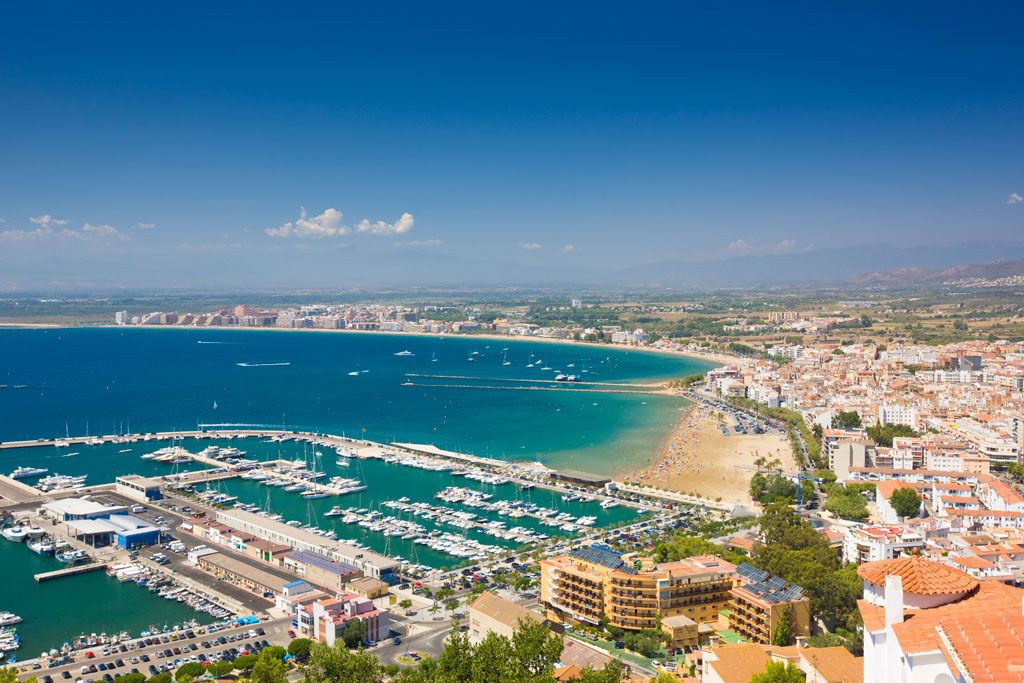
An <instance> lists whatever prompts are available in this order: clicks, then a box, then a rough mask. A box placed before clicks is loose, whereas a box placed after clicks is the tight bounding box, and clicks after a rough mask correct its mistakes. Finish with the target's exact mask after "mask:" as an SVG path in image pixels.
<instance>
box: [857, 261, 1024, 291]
mask: <svg viewBox="0 0 1024 683" xmlns="http://www.w3.org/2000/svg"><path fill="white" fill-rule="evenodd" d="M1020 277H1024V259H1021V260H1016V261H1007V260H1005V259H1003V260H998V261H991V262H989V263H979V264H973V265H963V264H961V265H956V266H951V267H949V268H939V269H935V270H929V269H927V268H919V267H911V268H897V269H895V270H889V271H884V272H875V273H866V274H864V275H857V276H855V277H852V278H850V280H849V282H850V284H853V285H888V286H893V285H898V286H906V285H918V284H922V285H923V284H967V285H974V286H984V285H998V284H1005V283H1008V282H1009V281H1011V280H1013V279H1014V278H1020Z"/></svg>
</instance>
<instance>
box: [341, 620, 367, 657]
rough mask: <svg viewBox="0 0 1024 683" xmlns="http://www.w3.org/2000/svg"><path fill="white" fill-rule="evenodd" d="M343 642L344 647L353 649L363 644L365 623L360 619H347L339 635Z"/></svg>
mask: <svg viewBox="0 0 1024 683" xmlns="http://www.w3.org/2000/svg"><path fill="white" fill-rule="evenodd" d="M339 635H340V636H341V639H342V640H343V641H344V642H345V647H347V648H349V649H350V650H351V649H355V648H357V647H359V646H360V645H362V644H363V641H364V640H365V639H366V622H364V621H363V620H362V619H349V620H348V621H347V622H345V625H344V626H343V627H342V629H341V633H340V634H339Z"/></svg>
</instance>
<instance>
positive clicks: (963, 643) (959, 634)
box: [939, 608, 1024, 681]
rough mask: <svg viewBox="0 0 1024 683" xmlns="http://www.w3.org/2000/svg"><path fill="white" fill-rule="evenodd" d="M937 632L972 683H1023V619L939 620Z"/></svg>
mask: <svg viewBox="0 0 1024 683" xmlns="http://www.w3.org/2000/svg"><path fill="white" fill-rule="evenodd" d="M939 629H941V631H942V633H943V634H945V636H946V638H947V639H948V640H949V645H950V646H951V647H952V648H953V651H954V652H955V653H956V655H957V657H958V658H959V659H960V661H961V662H963V665H964V668H965V669H967V673H969V674H970V675H971V678H972V679H973V680H975V681H1024V616H1021V614H1020V610H1019V608H1018V610H1017V613H1016V614H1007V615H999V616H995V617H985V618H982V617H960V618H957V619H943V620H941V621H940V622H939Z"/></svg>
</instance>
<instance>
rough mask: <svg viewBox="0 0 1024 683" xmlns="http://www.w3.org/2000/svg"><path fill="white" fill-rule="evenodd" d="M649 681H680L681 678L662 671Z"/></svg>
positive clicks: (668, 682)
mask: <svg viewBox="0 0 1024 683" xmlns="http://www.w3.org/2000/svg"><path fill="white" fill-rule="evenodd" d="M648 683H679V679H678V678H676V677H675V676H673V675H672V674H670V673H669V672H667V671H662V672H661V673H660V674H658V675H657V676H654V677H653V678H651V679H650V680H649V681H648Z"/></svg>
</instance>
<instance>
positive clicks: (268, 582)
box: [189, 548, 294, 597]
mask: <svg viewBox="0 0 1024 683" xmlns="http://www.w3.org/2000/svg"><path fill="white" fill-rule="evenodd" d="M189 560H190V561H191V562H194V563H195V565H196V566H197V567H199V568H200V569H202V570H203V571H205V572H209V573H210V574H212V575H213V576H216V577H217V578H218V579H221V580H224V581H228V582H230V583H233V584H235V585H236V586H241V587H242V588H245V589H247V590H250V591H252V592H253V593H257V594H259V595H263V596H267V597H269V596H271V595H272V596H277V595H281V594H283V593H284V591H285V586H287V585H288V584H290V583H292V582H293V580H294V579H290V578H286V577H283V576H280V575H278V574H275V573H272V572H269V571H267V570H266V569H262V568H260V567H256V566H253V565H251V564H248V563H247V562H242V561H241V560H239V559H236V558H234V557H230V556H228V555H225V554H224V553H221V552H219V551H217V550H214V549H213V548H203V549H201V550H198V551H193V552H192V553H190V554H189Z"/></svg>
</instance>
